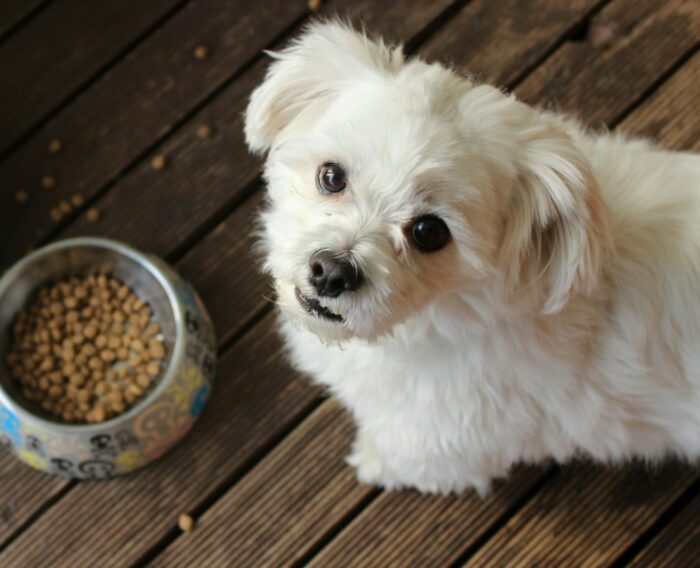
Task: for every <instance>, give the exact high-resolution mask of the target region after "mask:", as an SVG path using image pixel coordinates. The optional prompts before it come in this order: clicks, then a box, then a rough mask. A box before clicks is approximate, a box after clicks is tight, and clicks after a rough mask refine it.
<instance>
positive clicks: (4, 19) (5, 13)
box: [0, 0, 47, 38]
mask: <svg viewBox="0 0 700 568" xmlns="http://www.w3.org/2000/svg"><path fill="white" fill-rule="evenodd" d="M46 1H47V0H4V2H0V38H2V37H4V36H5V34H6V33H7V32H9V31H10V30H12V28H14V27H15V26H16V25H17V24H18V23H19V22H21V21H22V20H23V19H24V18H26V17H27V16H28V15H29V14H30V13H31V12H32V11H33V10H35V9H36V8H37V7H38V6H39V5H40V4H43V3H45V2H46Z"/></svg>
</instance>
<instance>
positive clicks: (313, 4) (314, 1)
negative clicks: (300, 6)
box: [309, 0, 321, 12]
mask: <svg viewBox="0 0 700 568" xmlns="http://www.w3.org/2000/svg"><path fill="white" fill-rule="evenodd" d="M320 8H321V0H309V10H311V11H312V12H316V11H318V10H319V9H320Z"/></svg>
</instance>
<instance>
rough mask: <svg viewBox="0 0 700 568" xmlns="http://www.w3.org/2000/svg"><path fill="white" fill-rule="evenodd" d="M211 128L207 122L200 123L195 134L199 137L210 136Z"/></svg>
mask: <svg viewBox="0 0 700 568" xmlns="http://www.w3.org/2000/svg"><path fill="white" fill-rule="evenodd" d="M212 132H213V130H212V128H211V126H209V125H208V124H202V125H201V126H200V127H199V128H197V136H198V137H199V138H202V139H204V138H210V137H211V135H212Z"/></svg>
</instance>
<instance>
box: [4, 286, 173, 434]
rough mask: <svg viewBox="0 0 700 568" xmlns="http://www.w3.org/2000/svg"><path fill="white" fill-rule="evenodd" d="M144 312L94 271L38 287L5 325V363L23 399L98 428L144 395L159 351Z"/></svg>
mask: <svg viewBox="0 0 700 568" xmlns="http://www.w3.org/2000/svg"><path fill="white" fill-rule="evenodd" d="M152 317H153V312H152V310H151V309H150V307H149V306H148V305H147V304H146V303H145V302H144V301H143V300H141V299H140V298H138V296H136V295H135V294H134V293H133V291H132V290H131V289H130V288H129V287H128V286H126V285H125V284H124V283H122V282H120V281H119V280H117V279H114V278H108V277H107V276H106V275H102V274H100V275H97V274H93V275H90V276H87V277H84V278H78V277H73V278H70V279H67V280H64V281H61V282H58V283H55V284H53V285H51V286H47V287H44V288H42V289H41V290H40V291H39V292H38V293H37V294H36V296H35V298H34V300H33V302H32V303H31V305H29V306H28V308H27V310H26V311H24V312H21V313H20V314H18V315H17V317H16V318H15V321H14V322H13V323H12V324H11V326H10V329H11V331H12V333H13V335H12V341H11V345H10V349H9V350H8V352H7V354H6V356H5V360H6V363H7V365H8V368H9V370H10V373H11V375H12V377H13V378H14V380H16V381H17V382H18V384H19V386H20V389H21V392H22V393H23V396H24V397H25V398H26V399H27V400H28V401H30V402H32V403H34V404H37V405H39V406H41V408H42V409H43V410H44V411H46V412H48V413H52V414H53V415H55V416H56V417H57V418H59V419H61V420H63V421H66V422H70V423H85V422H88V423H99V422H102V421H104V420H108V419H110V418H111V417H113V416H116V415H119V414H121V413H123V412H125V411H126V410H128V409H129V408H130V407H131V406H132V405H133V404H136V403H137V402H138V400H139V399H140V398H142V397H143V396H145V395H146V393H147V392H148V390H149V389H150V388H151V387H152V386H153V384H154V381H155V380H156V378H157V377H158V375H160V373H161V369H162V364H163V361H164V360H165V357H166V349H165V346H164V345H163V343H162V341H160V340H159V339H157V338H156V336H157V335H158V334H159V333H160V326H159V325H158V324H157V323H156V322H154V321H153V320H152V319H151V318H152Z"/></svg>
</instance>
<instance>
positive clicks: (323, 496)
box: [153, 400, 371, 568]
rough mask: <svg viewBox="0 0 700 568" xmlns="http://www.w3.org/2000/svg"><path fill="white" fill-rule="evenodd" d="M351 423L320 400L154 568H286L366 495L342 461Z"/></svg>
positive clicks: (335, 405) (331, 404)
mask: <svg viewBox="0 0 700 568" xmlns="http://www.w3.org/2000/svg"><path fill="white" fill-rule="evenodd" d="M353 431H354V427H353V425H352V420H351V418H350V416H349V415H348V414H346V413H345V412H344V411H343V410H342V409H341V408H340V406H339V404H338V403H337V402H335V401H333V400H329V401H326V402H324V403H323V404H322V405H321V406H320V407H319V408H318V409H317V410H316V411H315V412H314V413H313V414H312V415H311V416H310V417H309V418H307V419H306V420H305V421H304V423H303V424H302V425H301V426H299V427H298V428H297V429H296V430H294V432H293V433H292V434H290V435H289V436H288V437H287V438H286V439H285V441H284V444H283V445H281V446H279V447H277V448H276V449H275V450H274V451H272V452H271V453H270V454H269V455H268V456H267V457H266V458H265V459H264V460H263V461H262V462H261V463H259V464H258V466H257V467H256V468H255V470H254V471H253V472H251V474H249V475H247V476H246V477H245V478H243V479H242V480H241V481H240V482H239V483H238V484H237V485H236V486H235V487H234V488H233V489H232V490H231V491H229V492H228V493H227V494H226V495H225V496H224V497H223V498H222V499H221V500H220V501H218V502H217V503H216V504H214V505H213V506H212V507H211V508H210V509H209V510H208V511H206V513H204V515H203V516H202V517H201V518H200V519H198V521H197V529H196V531H194V532H193V533H190V534H183V535H182V536H181V537H180V538H178V539H177V540H176V541H175V542H174V543H173V545H172V546H170V547H169V548H168V549H167V550H166V551H165V552H163V553H162V554H161V555H160V556H159V557H158V558H157V559H156V561H155V562H154V563H153V565H154V566H162V567H164V568H165V567H169V566H176V565H177V566H195V565H200V566H289V565H292V564H293V563H294V562H296V561H298V560H300V559H301V558H302V557H303V556H304V555H305V554H306V553H307V551H308V550H309V549H311V548H312V547H313V546H314V545H315V544H316V543H317V542H318V541H319V540H321V539H323V538H324V536H325V534H326V532H327V531H328V530H329V529H330V528H331V527H333V526H334V524H336V523H337V522H338V521H339V520H340V519H341V518H342V517H343V515H344V514H346V513H347V511H348V510H349V509H350V508H351V507H352V506H353V505H355V504H356V503H357V502H358V501H360V500H361V499H363V498H365V497H366V496H367V495H368V494H369V493H370V491H371V489H370V488H369V487H367V486H361V485H358V484H357V482H356V480H355V477H354V475H353V472H352V471H351V470H350V468H348V467H347V465H346V464H345V462H344V459H343V458H344V455H345V453H346V452H347V450H348V447H349V444H350V441H351V440H352V436H353Z"/></svg>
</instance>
